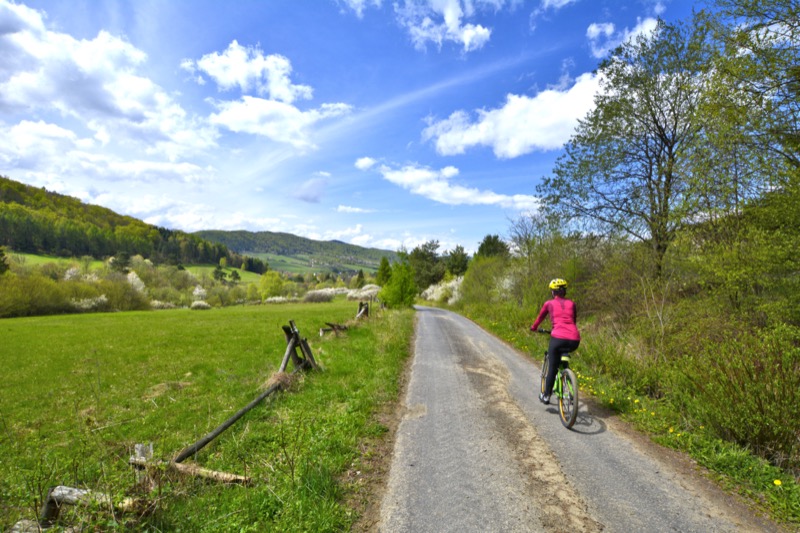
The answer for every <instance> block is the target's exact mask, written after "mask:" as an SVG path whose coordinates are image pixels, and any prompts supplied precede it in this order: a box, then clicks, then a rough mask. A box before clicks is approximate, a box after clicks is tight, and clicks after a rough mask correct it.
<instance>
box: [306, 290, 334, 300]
mask: <svg viewBox="0 0 800 533" xmlns="http://www.w3.org/2000/svg"><path fill="white" fill-rule="evenodd" d="M335 296H336V289H320V290H316V291H308V292H307V293H306V295H305V297H303V301H304V302H307V303H324V302H331V301H333V298H334V297H335Z"/></svg>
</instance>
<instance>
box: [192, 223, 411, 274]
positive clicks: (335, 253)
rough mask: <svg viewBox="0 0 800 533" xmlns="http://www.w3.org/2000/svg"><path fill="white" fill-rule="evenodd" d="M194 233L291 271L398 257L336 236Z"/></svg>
mask: <svg viewBox="0 0 800 533" xmlns="http://www.w3.org/2000/svg"><path fill="white" fill-rule="evenodd" d="M193 235H197V236H198V237H200V238H202V239H206V240H209V241H211V242H215V243H218V244H222V245H224V246H226V247H227V248H228V249H229V250H233V251H234V252H236V253H239V254H243V255H248V256H252V257H258V258H260V259H264V260H266V261H268V262H269V264H270V268H273V269H275V270H284V271H288V272H309V271H329V272H351V271H356V270H359V269H362V270H364V271H374V270H376V269H377V268H378V265H380V262H381V258H383V257H386V258H387V259H389V261H394V260H396V259H397V253H396V252H393V251H389V250H381V249H378V248H364V247H361V246H356V245H354V244H347V243H344V242H341V241H335V240H334V241H315V240H312V239H307V238H305V237H298V236H297V235H292V234H289V233H273V232H270V231H259V232H251V231H218V230H209V231H198V232H195V233H194V234H193Z"/></svg>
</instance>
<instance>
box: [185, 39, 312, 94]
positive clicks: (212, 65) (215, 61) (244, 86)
mask: <svg viewBox="0 0 800 533" xmlns="http://www.w3.org/2000/svg"><path fill="white" fill-rule="evenodd" d="M181 68H183V69H184V70H187V71H189V72H190V73H192V74H194V73H195V72H196V71H198V70H199V71H202V72H205V73H206V74H207V75H208V76H210V77H211V78H212V79H213V80H214V81H215V82H216V83H217V85H218V86H219V88H220V89H221V90H230V89H233V88H234V87H239V89H240V90H241V91H242V92H243V93H249V92H250V91H251V90H255V91H256V93H257V94H259V95H265V94H266V95H268V96H269V98H270V99H272V100H278V101H280V102H285V103H287V104H291V103H292V102H294V101H295V100H296V99H298V98H303V99H310V98H311V97H312V95H313V90H312V89H311V87H309V86H307V85H294V84H293V83H292V82H291V81H290V79H289V76H290V74H291V73H292V64H291V62H290V61H289V60H288V59H287V58H286V57H284V56H282V55H279V54H271V55H264V52H262V51H261V49H260V48H258V47H251V46H248V47H244V46H242V45H240V44H239V43H238V42H237V41H235V40H234V41H232V42H231V44H229V45H228V48H227V49H226V50H225V51H224V52H223V53H221V54H220V53H218V52H212V53H210V54H206V55H204V56H203V57H201V58H200V59H199V60H198V61H196V62H195V61H191V60H184V61H183V62H182V63H181Z"/></svg>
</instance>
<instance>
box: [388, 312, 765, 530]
mask: <svg viewBox="0 0 800 533" xmlns="http://www.w3.org/2000/svg"><path fill="white" fill-rule="evenodd" d="M417 314H418V323H417V332H416V333H417V336H416V341H415V353H414V359H413V364H412V368H411V375H410V378H409V383H408V389H407V393H406V398H405V404H404V408H405V412H404V414H403V417H402V420H401V422H400V425H399V427H398V429H397V435H396V440H395V448H394V455H393V459H392V465H391V471H390V475H389V480H388V482H387V486H386V490H385V494H384V497H383V501H382V504H381V508H380V522H379V525H378V529H379V530H380V531H385V532H406V531H407V532H415V533H419V532H448V531H453V532H456V531H457V532H461V533H463V532H470V531H480V532H484V531H570V532H581V531H584V532H594V531H607V532H638V531H647V532H659V531H673V532H675V531H678V532H693V531H697V532H727V531H779V530H780V528H777V527H776V526H775V525H774V524H770V523H767V522H765V521H762V520H761V519H760V518H758V517H757V516H755V515H754V514H753V513H751V512H750V511H749V510H748V509H747V508H746V507H744V506H743V505H742V504H741V503H740V502H739V501H738V500H737V499H736V498H733V497H731V496H729V495H726V494H724V493H722V492H721V491H719V490H717V489H716V488H715V487H714V486H713V484H712V483H710V482H709V481H708V480H707V479H705V478H704V477H702V476H701V475H700V474H698V472H697V470H698V469H697V468H695V467H693V466H692V464H691V462H690V461H688V460H686V459H685V458H682V457H680V456H679V455H678V454H675V453H673V452H671V451H669V450H664V449H662V448H659V447H658V446H655V445H653V444H652V443H650V442H649V441H648V440H647V439H646V438H642V437H641V436H639V435H637V434H635V432H632V431H630V430H628V429H627V428H626V426H625V425H624V424H622V423H621V422H619V421H618V420H616V419H615V418H614V417H613V416H611V415H609V414H606V413H603V412H602V411H601V410H600V409H599V408H594V407H592V406H591V405H588V404H586V403H585V402H583V401H582V402H581V406H580V409H581V411H580V413H579V417H578V421H577V422H576V424H575V426H574V427H573V430H572V431H570V430H567V429H565V428H564V427H562V426H561V423H560V420H559V417H558V412H557V409H558V407H557V406H555V405H550V406H544V405H542V404H541V403H539V401H538V398H537V394H538V378H539V367H538V362H537V363H534V362H533V361H532V359H531V358H530V357H527V356H525V355H523V354H521V353H519V352H517V351H516V350H514V349H513V348H511V347H509V346H508V345H506V344H505V343H503V342H502V341H500V340H498V339H497V338H495V337H493V336H492V335H490V334H488V333H486V332H485V331H484V330H482V329H481V328H480V327H478V326H477V325H475V324H474V323H473V322H471V321H469V320H468V319H465V318H463V317H461V316H459V315H457V314H454V313H451V312H448V311H444V310H441V309H432V308H425V307H419V308H417ZM543 344H544V343H543Z"/></svg>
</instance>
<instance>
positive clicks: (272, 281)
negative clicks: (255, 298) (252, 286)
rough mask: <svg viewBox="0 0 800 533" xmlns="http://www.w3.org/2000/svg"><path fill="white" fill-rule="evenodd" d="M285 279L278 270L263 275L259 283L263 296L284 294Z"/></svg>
mask: <svg viewBox="0 0 800 533" xmlns="http://www.w3.org/2000/svg"><path fill="white" fill-rule="evenodd" d="M283 285H284V283H283V279H282V278H281V275H280V274H279V273H278V272H275V271H274V270H270V271H269V272H265V273H264V274H262V275H261V279H260V280H259V283H258V289H259V292H260V293H261V297H262V298H265V299H266V298H270V297H272V296H281V295H282V294H283Z"/></svg>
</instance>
